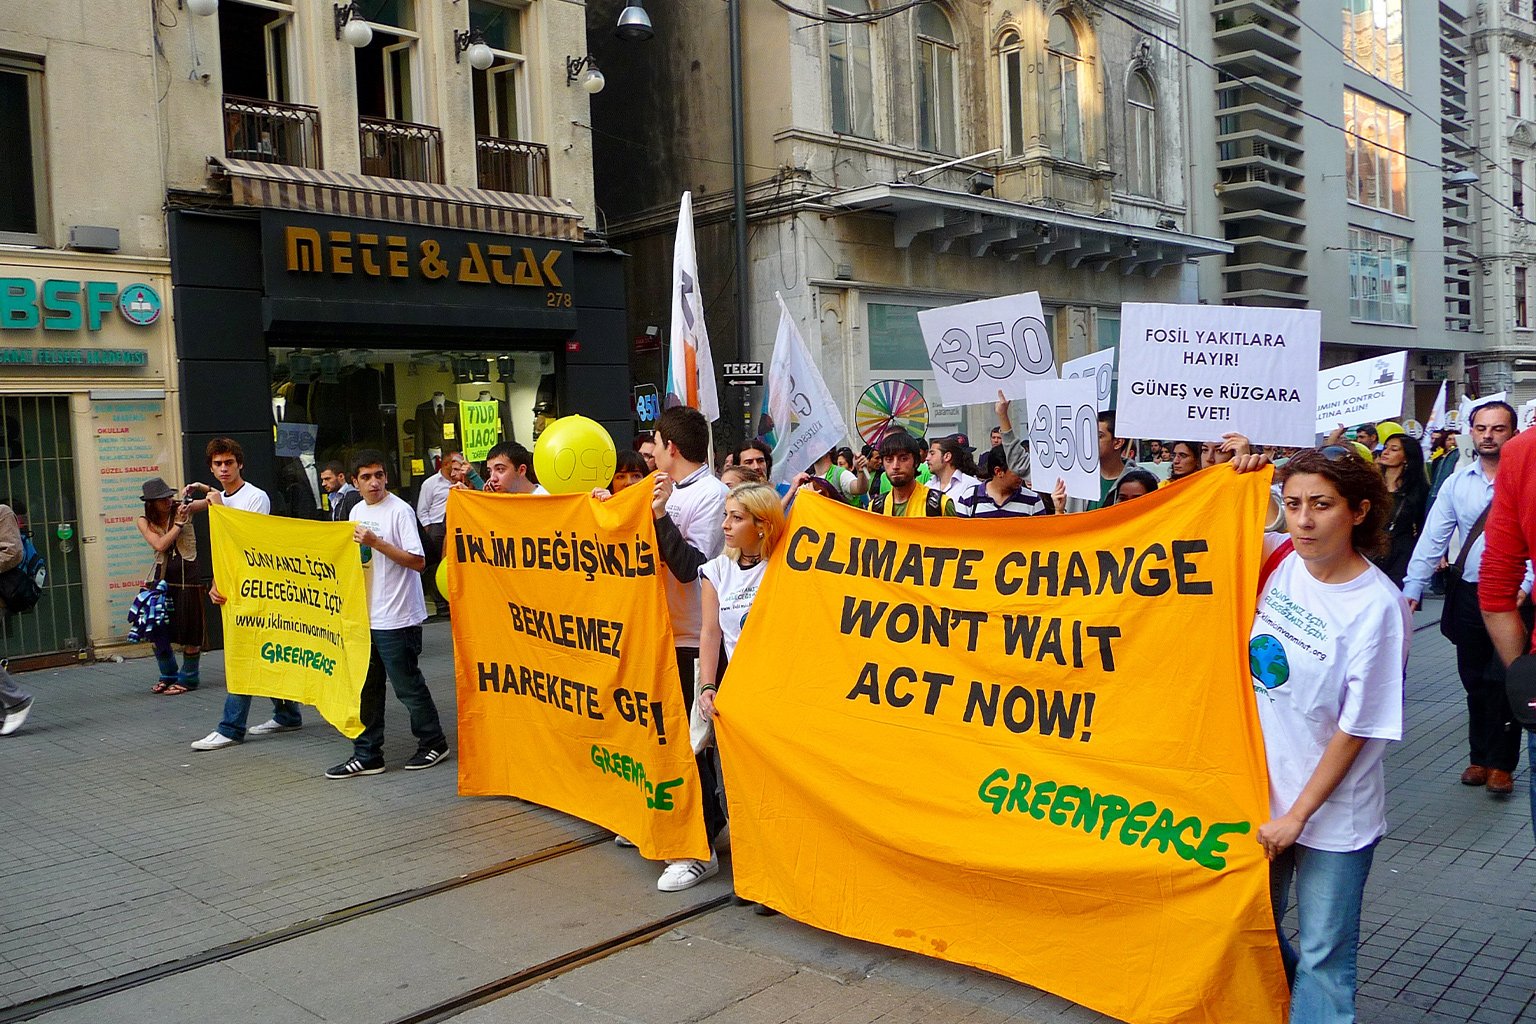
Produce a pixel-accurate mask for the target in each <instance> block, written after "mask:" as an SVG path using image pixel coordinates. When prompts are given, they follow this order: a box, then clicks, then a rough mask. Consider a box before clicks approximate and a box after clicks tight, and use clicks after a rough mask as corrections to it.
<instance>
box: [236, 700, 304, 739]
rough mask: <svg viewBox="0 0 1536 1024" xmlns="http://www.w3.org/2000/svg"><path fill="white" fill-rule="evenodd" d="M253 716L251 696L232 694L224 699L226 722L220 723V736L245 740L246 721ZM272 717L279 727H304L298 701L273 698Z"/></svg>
mask: <svg viewBox="0 0 1536 1024" xmlns="http://www.w3.org/2000/svg"><path fill="white" fill-rule="evenodd" d="M250 714H251V695H250V694H248V693H232V694H230V695H229V696H228V697H225V698H224V720H223V721H222V722H220V723H219V734H220V735H222V736H228V737H229V738H230V739H232V740H234V741H236V742H239V741H241V740H244V739H245V720H246V719H247V718H248V717H250ZM272 717H273V718H275V719H277V722H278V724H279V725H293V726H298V725H303V724H304V720H303V719H302V718H300V717H299V705H298V702H297V701H291V700H280V699H279V698H277V697H273V698H272Z"/></svg>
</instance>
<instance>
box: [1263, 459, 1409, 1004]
mask: <svg viewBox="0 0 1536 1024" xmlns="http://www.w3.org/2000/svg"><path fill="white" fill-rule="evenodd" d="M1267 461H1268V459H1267V457H1266V456H1263V455H1250V456H1244V457H1240V458H1239V459H1237V460H1236V464H1235V468H1236V469H1237V470H1238V471H1239V472H1245V471H1248V470H1252V469H1257V468H1259V467H1260V466H1263V465H1265V464H1266V463H1267ZM1280 477H1281V479H1282V481H1283V484H1284V490H1283V492H1282V494H1283V504H1284V509H1285V521H1286V533H1285V534H1275V535H1270V536H1269V537H1266V539H1265V562H1264V569H1263V572H1261V574H1260V593H1259V604H1258V609H1257V613H1256V614H1255V616H1254V620H1253V628H1252V630H1251V631H1250V634H1249V641H1248V652H1249V667H1250V671H1251V673H1252V677H1253V680H1252V681H1253V689H1254V696H1255V700H1256V701H1257V703H1258V713H1259V724H1260V726H1261V728H1262V730H1263V734H1264V753H1265V757H1266V759H1267V760H1268V763H1269V805H1270V806H1269V810H1270V820H1269V821H1267V822H1265V823H1264V824H1263V825H1262V826H1260V828H1259V831H1258V841H1259V844H1260V845H1261V846H1262V847H1263V848H1264V855H1265V857H1267V858H1268V860H1269V862H1270V898H1271V902H1272V905H1273V907H1274V913H1275V927H1276V931H1277V932H1278V933H1279V936H1280V951H1281V957H1282V959H1283V960H1284V963H1285V970H1286V977H1287V978H1288V980H1289V981H1290V983H1291V1016H1290V1020H1291V1024H1348V1022H1352V1021H1354V1020H1355V982H1356V970H1355V956H1356V951H1357V949H1358V947H1359V944H1360V908H1361V901H1362V898H1363V894H1364V892H1365V880H1366V876H1367V875H1368V874H1369V873H1370V869H1371V858H1372V855H1373V854H1374V852H1375V849H1376V844H1377V843H1378V842H1379V841H1380V840H1381V837H1382V835H1383V834H1384V833H1385V832H1386V827H1387V826H1386V816H1385V812H1386V782H1385V772H1384V769H1383V761H1384V759H1385V757H1386V746H1387V743H1388V742H1389V741H1392V740H1398V739H1401V738H1402V732H1403V670H1404V667H1405V665H1406V664H1407V659H1408V641H1409V637H1410V636H1411V634H1412V621H1411V619H1410V618H1409V613H1408V606H1407V602H1406V601H1405V600H1404V599H1403V596H1402V593H1401V592H1400V591H1399V590H1398V589H1397V588H1396V587H1395V586H1393V584H1392V581H1391V580H1389V579H1387V577H1386V575H1385V574H1384V573H1383V572H1382V571H1381V570H1380V569H1378V568H1377V567H1376V566H1375V565H1373V564H1372V563H1371V561H1370V558H1369V556H1370V555H1372V554H1374V553H1375V552H1376V551H1377V550H1379V549H1380V548H1381V547H1383V546H1384V545H1385V542H1386V538H1385V535H1384V533H1383V526H1384V525H1385V523H1386V520H1387V512H1388V509H1389V508H1390V499H1389V498H1388V496H1387V489H1386V485H1385V483H1384V482H1383V480H1382V477H1381V474H1380V473H1379V472H1377V471H1376V469H1375V468H1374V467H1373V466H1371V465H1370V464H1369V463H1367V462H1366V461H1365V460H1364V459H1362V458H1360V457H1359V456H1358V455H1356V454H1355V453H1354V452H1353V451H1352V450H1350V449H1347V448H1344V447H1341V446H1330V447H1328V448H1324V449H1321V450H1316V449H1313V450H1307V451H1303V452H1300V453H1298V454H1297V455H1295V456H1294V457H1292V458H1291V460H1290V461H1289V462H1288V463H1287V464H1286V466H1285V468H1284V469H1282V470H1281V471H1280ZM1293 882H1294V885H1295V890H1296V905H1297V919H1298V925H1299V936H1298V945H1299V949H1298V948H1296V947H1293V946H1292V945H1291V943H1290V942H1289V940H1288V939H1287V938H1286V935H1285V930H1284V929H1283V928H1281V927H1280V922H1281V920H1282V919H1283V918H1284V916H1285V910H1286V907H1287V905H1288V902H1289V894H1290V889H1291V886H1292V884H1293Z"/></svg>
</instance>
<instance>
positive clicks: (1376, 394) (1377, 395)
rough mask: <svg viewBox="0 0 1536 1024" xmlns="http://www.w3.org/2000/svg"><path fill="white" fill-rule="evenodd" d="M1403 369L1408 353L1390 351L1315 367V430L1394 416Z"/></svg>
mask: <svg viewBox="0 0 1536 1024" xmlns="http://www.w3.org/2000/svg"><path fill="white" fill-rule="evenodd" d="M1407 370H1408V353H1407V352H1392V353H1390V354H1388V355H1384V356H1376V357H1375V358H1372V359H1361V360H1360V361H1359V362H1354V363H1345V364H1344V365H1343V366H1333V367H1329V368H1328V369H1326V370H1319V371H1317V432H1318V433H1319V434H1328V433H1331V432H1332V431H1333V429H1334V428H1335V427H1339V426H1345V427H1349V426H1354V425H1355V424H1357V423H1380V422H1382V421H1383V420H1395V419H1397V418H1398V417H1399V416H1401V415H1402V413H1403V382H1404V380H1405V379H1406V375H1407Z"/></svg>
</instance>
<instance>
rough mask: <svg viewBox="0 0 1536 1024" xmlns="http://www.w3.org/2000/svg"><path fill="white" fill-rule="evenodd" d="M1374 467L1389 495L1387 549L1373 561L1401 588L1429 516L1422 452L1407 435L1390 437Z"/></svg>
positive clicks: (1427, 483)
mask: <svg viewBox="0 0 1536 1024" xmlns="http://www.w3.org/2000/svg"><path fill="white" fill-rule="evenodd" d="M1376 468H1377V469H1379V470H1381V475H1382V478H1383V479H1384V480H1385V481H1386V482H1387V493H1389V494H1390V495H1391V496H1392V505H1391V511H1390V514H1389V516H1388V518H1387V539H1388V547H1387V550H1386V553H1385V554H1384V555H1382V556H1380V557H1378V558H1376V559H1374V561H1375V562H1376V564H1377V565H1378V566H1380V567H1381V571H1382V572H1384V573H1386V574H1387V578H1388V579H1389V580H1391V581H1392V583H1393V585H1394V586H1396V587H1398V588H1399V589H1401V588H1402V585H1403V577H1404V576H1406V575H1407V574H1408V563H1409V562H1410V561H1411V560H1412V559H1413V548H1414V545H1415V544H1417V543H1418V542H1419V534H1420V533H1421V532H1423V530H1424V519H1425V517H1426V516H1428V515H1429V477H1428V475H1427V474H1426V473H1425V472H1424V451H1423V449H1421V448H1420V447H1419V446H1418V443H1417V442H1415V441H1413V440H1411V439H1410V438H1409V437H1408V435H1407V434H1393V435H1392V436H1391V437H1389V438H1387V442H1386V444H1385V445H1383V446H1382V449H1381V454H1380V455H1378V456H1376Z"/></svg>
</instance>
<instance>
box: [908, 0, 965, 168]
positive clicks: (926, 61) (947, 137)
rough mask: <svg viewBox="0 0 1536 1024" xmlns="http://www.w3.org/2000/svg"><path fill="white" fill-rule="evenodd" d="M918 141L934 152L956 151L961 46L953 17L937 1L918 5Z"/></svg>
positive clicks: (921, 145)
mask: <svg viewBox="0 0 1536 1024" xmlns="http://www.w3.org/2000/svg"><path fill="white" fill-rule="evenodd" d="M914 23H915V24H914V27H915V28H916V30H917V47H916V50H917V144H918V145H919V146H920V147H921V148H923V149H926V150H928V151H929V152H932V153H954V152H957V150H956V148H955V147H956V142H955V65H956V63H957V59H958V55H959V52H960V51H959V47H957V46H956V45H955V30H954V29H953V28H952V27H951V26H950V24H949V18H947V17H945V15H944V12H943V11H942V10H940V9H939V7H938V6H937V5H935V4H924V5H923V6H921V7H919V8H918V9H917V17H916V18H915V19H914Z"/></svg>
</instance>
